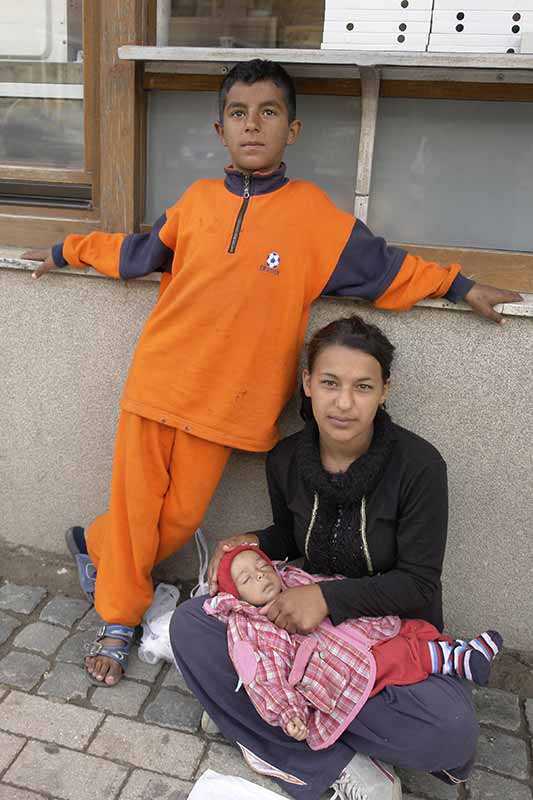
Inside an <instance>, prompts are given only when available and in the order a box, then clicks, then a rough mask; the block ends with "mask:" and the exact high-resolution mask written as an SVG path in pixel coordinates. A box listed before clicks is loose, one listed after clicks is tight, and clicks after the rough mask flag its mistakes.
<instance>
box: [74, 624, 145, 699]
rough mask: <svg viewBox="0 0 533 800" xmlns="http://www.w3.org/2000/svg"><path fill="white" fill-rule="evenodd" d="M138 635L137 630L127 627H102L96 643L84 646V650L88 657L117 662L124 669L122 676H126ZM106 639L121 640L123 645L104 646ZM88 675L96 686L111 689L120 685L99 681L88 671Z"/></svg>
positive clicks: (97, 634) (97, 633) (98, 632)
mask: <svg viewBox="0 0 533 800" xmlns="http://www.w3.org/2000/svg"><path fill="white" fill-rule="evenodd" d="M136 633H137V629H136V628H128V627H127V626H126V625H102V627H101V628H99V629H98V631H97V632H96V639H95V640H94V642H91V643H90V644H84V645H83V650H84V652H85V655H86V656H87V657H94V656H103V657H104V658H110V659H111V660H112V661H116V663H117V664H120V666H121V667H122V674H124V673H125V672H126V669H127V668H128V659H129V655H130V650H131V646H132V644H136V642H137V637H136ZM105 638H111V639H121V641H122V642H123V644H102V643H101V640H102V639H105ZM86 674H87V677H88V678H89V680H90V682H91V683H93V684H94V685H95V686H102V687H104V688H109V689H111V688H112V687H113V686H116V684H117V683H118V681H117V682H116V683H106V682H105V680H103V681H98V680H97V679H96V678H94V677H93V676H92V675H91V674H90V672H89V671H88V670H87V669H86Z"/></svg>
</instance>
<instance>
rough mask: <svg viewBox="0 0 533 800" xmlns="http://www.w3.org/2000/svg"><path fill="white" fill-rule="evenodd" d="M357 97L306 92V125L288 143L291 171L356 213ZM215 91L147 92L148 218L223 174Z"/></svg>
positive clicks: (301, 113)
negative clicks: (195, 183)
mask: <svg viewBox="0 0 533 800" xmlns="http://www.w3.org/2000/svg"><path fill="white" fill-rule="evenodd" d="M359 102H360V101H359V98H358V97H353V98H352V97H329V96H321V95H302V96H300V97H298V117H299V118H300V119H301V120H302V121H303V130H302V133H301V135H300V138H299V139H298V141H297V142H296V144H294V145H292V146H291V147H288V148H287V151H286V154H285V156H286V161H287V165H288V169H287V174H288V176H289V177H290V178H302V179H305V180H310V181H313V182H315V183H317V184H318V185H319V186H321V187H322V188H323V189H324V190H325V191H326V192H328V194H329V195H330V197H331V198H332V199H333V200H334V202H335V203H337V205H338V206H340V207H341V208H343V209H344V210H345V211H349V212H350V213H353V206H354V192H355V174H356V166H357V163H356V159H357V148H358V142H359V117H360V107H359ZM217 113H218V111H217V95H216V93H215V92H158V91H153V92H150V94H149V106H148V159H147V162H148V168H147V188H146V220H145V221H146V222H147V223H150V224H151V223H153V222H154V221H155V220H156V219H157V217H158V216H159V215H160V214H161V213H162V212H163V211H164V209H165V208H168V206H170V205H172V204H173V203H175V202H176V200H177V199H178V197H179V196H180V195H181V194H182V193H183V192H184V190H185V189H186V188H187V186H189V185H190V184H191V183H192V182H193V181H196V180H198V179H199V178H220V177H222V176H223V170H224V167H225V166H226V165H227V163H228V161H227V154H226V151H225V149H224V148H223V147H222V145H221V144H220V143H219V141H218V139H217V137H216V134H215V131H214V130H213V121H214V120H215V119H216V118H217Z"/></svg>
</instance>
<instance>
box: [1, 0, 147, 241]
mask: <svg viewBox="0 0 533 800" xmlns="http://www.w3.org/2000/svg"><path fill="white" fill-rule="evenodd" d="M155 35H156V0H105V2H104V0H85V2H84V7H83V50H84V62H83V82H84V83H83V85H84V167H83V169H69V168H60V167H41V166H38V167H37V166H36V167H32V166H23V167H20V166H15V165H13V166H12V165H9V164H5V165H0V181H1V180H2V179H3V180H11V181H13V180H15V181H17V180H20V181H29V182H36V183H57V184H61V183H63V184H67V185H68V184H78V185H83V186H89V187H90V188H91V205H90V207H89V208H86V209H79V208H71V207H64V206H59V205H57V206H56V205H53V204H52V203H51V204H50V205H44V204H43V205H38V206H36V205H28V204H24V202H21V203H20V204H17V203H13V204H12V203H10V204H0V242H1V243H2V245H6V246H15V247H17V246H18V247H24V248H26V247H48V246H50V245H51V244H52V243H53V242H56V241H59V240H61V239H63V238H64V237H65V236H66V235H67V234H69V233H90V232H91V231H92V230H107V231H113V230H124V231H129V230H135V229H136V228H138V224H139V221H140V219H141V218H142V210H143V204H144V192H143V186H144V184H143V178H142V177H141V174H142V175H144V171H145V170H144V139H145V135H144V126H145V116H146V114H145V102H144V91H143V90H142V86H141V80H140V76H141V73H142V68H141V66H140V65H138V64H135V63H133V62H130V63H127V62H124V61H121V60H120V59H119V57H118V48H119V47H120V46H121V45H124V44H130V45H146V44H150V43H152V42H154V41H155Z"/></svg>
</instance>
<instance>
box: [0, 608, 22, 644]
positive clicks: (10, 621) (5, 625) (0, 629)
mask: <svg viewBox="0 0 533 800" xmlns="http://www.w3.org/2000/svg"><path fill="white" fill-rule="evenodd" d="M21 624H22V623H21V622H20V620H18V619H16V617H12V616H11V615H10V614H5V613H4V612H3V611H0V644H4V642H7V640H8V639H9V637H10V636H11V634H12V633H13V631H14V630H16V629H17V628H18V627H19V626H20V625H21Z"/></svg>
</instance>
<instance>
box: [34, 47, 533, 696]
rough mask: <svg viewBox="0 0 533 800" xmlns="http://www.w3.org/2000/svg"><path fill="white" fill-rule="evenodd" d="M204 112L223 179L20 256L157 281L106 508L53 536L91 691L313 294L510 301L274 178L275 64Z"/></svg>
mask: <svg viewBox="0 0 533 800" xmlns="http://www.w3.org/2000/svg"><path fill="white" fill-rule="evenodd" d="M219 102H220V119H219V121H218V122H216V123H215V129H216V132H217V134H218V136H219V138H220V140H221V141H222V143H223V144H224V146H225V147H227V148H228V150H229V153H230V156H231V159H232V167H231V168H228V169H227V170H226V176H225V179H224V181H222V180H219V181H215V180H201V181H198V182H197V183H195V184H193V185H192V186H191V187H190V188H189V189H188V190H187V191H186V192H185V194H184V195H183V196H182V197H181V198H180V200H179V201H178V202H177V203H176V204H175V205H174V206H172V208H170V209H169V210H168V211H167V212H166V214H164V215H163V216H162V217H160V219H159V220H157V222H156V223H155V224H154V226H153V228H152V230H151V232H150V233H148V234H129V235H124V234H107V233H100V232H95V233H91V234H89V235H87V236H76V235H70V236H68V237H67V239H66V240H65V242H63V243H62V244H59V245H55V246H54V247H53V248H52V251H29V252H27V253H25V254H24V257H26V258H30V259H36V260H42V261H44V263H43V265H42V266H41V267H39V268H38V269H37V270H36V271H35V272H34V274H33V277H34V278H39V277H41V276H42V275H43V274H45V273H47V272H49V271H50V270H51V269H53V268H54V267H55V266H58V267H61V266H65V265H67V264H69V265H70V266H73V267H80V268H81V267H85V266H87V265H90V266H92V267H94V268H95V269H97V270H98V271H99V272H102V273H103V274H105V275H108V276H110V277H114V278H124V279H130V278H134V277H140V276H142V275H146V274H148V273H150V272H157V271H159V272H162V273H163V277H162V281H161V291H160V295H159V299H158V302H157V304H156V306H155V308H154V310H153V311H152V313H151V315H150V317H149V318H148V321H147V323H146V326H145V328H144V331H143V333H142V335H141V337H140V340H139V343H138V345H137V349H136V352H135V355H134V358H133V362H132V366H131V369H130V372H129V376H128V380H127V383H126V388H125V392H124V395H123V398H122V402H121V416H120V419H119V424H118V430H117V438H116V444H115V459H114V466H113V476H112V486H111V497H110V506H109V511H108V512H107V513H106V514H104V515H103V516H101V517H99V518H98V519H96V520H95V521H94V522H93V523H92V525H91V526H90V528H89V530H88V534H87V540H85V534H84V531H83V529H82V528H74V529H71V531H70V532H69V539H68V542H69V548H70V549H71V551H72V552H73V553H74V554H75V555H76V556H77V558H78V561H79V563H80V564H81V567H82V571H83V578H84V581H85V583H84V585H85V587H87V577H88V576H89V578H90V572H88V571H87V570H90V568H91V565H94V566H95V567H96V569H97V579H96V590H95V605H96V610H97V611H98V613H99V614H100V616H101V617H102V618H103V619H104V620H105V623H106V624H105V625H104V627H103V628H102V629H101V630H100V631H99V635H98V638H97V640H96V642H95V643H94V644H93V645H92V646H91V647H90V648H89V651H88V658H87V670H88V673H89V675H90V676H92V678H93V679H94V680H95V681H97V682H99V684H100V685H103V686H112V685H114V684H116V683H117V682H118V680H119V679H120V677H121V675H122V673H123V671H125V669H126V666H127V659H128V653H129V650H130V647H131V642H132V639H133V635H134V630H135V626H136V625H137V624H138V623H139V621H140V619H141V617H142V615H143V613H144V611H145V610H146V608H148V606H149V605H150V602H151V598H152V592H153V589H152V582H151V571H152V567H153V566H154V564H155V563H157V562H159V561H161V560H163V559H164V558H166V557H167V556H169V555H170V554H171V553H173V552H175V551H176V550H178V549H179V548H180V547H181V546H182V545H183V543H184V542H185V541H187V540H188V539H189V538H190V537H191V536H192V534H193V532H194V530H195V529H196V527H197V526H198V524H199V523H200V521H201V520H202V518H203V516H204V512H205V510H206V508H207V506H208V504H209V501H210V499H211V497H212V495H213V492H214V491H215V488H216V486H217V483H218V481H219V479H220V476H221V475H222V472H223V470H224V467H225V465H226V462H227V460H228V458H229V455H230V452H231V449H232V448H234V447H236V448H239V449H243V450H250V451H256V452H263V451H266V450H269V449H270V448H271V447H272V446H273V445H274V444H275V443H276V440H277V430H276V420H277V417H278V415H279V413H280V411H281V409H282V408H283V406H284V405H285V403H286V402H287V400H288V399H289V397H290V396H291V394H292V392H293V389H294V386H295V379H296V370H297V363H298V356H299V351H300V347H301V345H302V342H303V337H304V333H305V329H306V324H307V319H308V314H309V307H310V305H311V302H312V301H313V300H314V299H316V298H317V297H318V296H319V295H320V294H321V293H324V294H333V295H349V296H353V297H360V298H364V299H367V300H369V301H371V302H372V303H373V304H374V305H375V306H377V307H379V308H386V309H394V310H403V309H407V308H410V307H411V306H412V305H413V304H414V303H416V302H417V301H418V300H420V299H422V298H424V297H429V296H432V297H440V296H446V297H448V298H449V299H451V300H454V301H456V300H458V299H461V298H464V299H465V300H466V302H468V303H469V304H470V305H471V306H472V308H473V309H475V310H476V311H477V312H478V313H480V314H482V315H484V316H486V317H488V318H489V319H493V320H495V321H502V320H501V317H500V316H499V315H498V314H497V313H496V312H495V311H494V309H493V306H494V305H495V304H497V303H502V302H515V301H518V300H520V299H521V298H520V295H518V294H516V293H515V292H508V291H504V290H498V289H495V288H493V287H490V286H482V285H477V284H474V283H473V282H472V281H470V280H468V279H466V278H464V277H463V276H462V275H461V274H460V273H459V267H458V266H457V265H452V266H450V267H448V268H447V269H443V268H441V267H439V266H438V265H436V264H431V263H426V262H424V261H422V260H421V259H419V258H415V257H413V256H410V255H408V254H406V253H405V252H404V251H402V250H400V249H398V248H389V247H387V246H386V245H385V242H384V241H383V240H382V239H380V238H377V237H374V236H373V235H372V234H371V232H370V231H369V230H368V228H367V227H366V226H365V225H364V224H363V223H361V222H359V221H357V220H355V219H354V218H353V217H352V216H350V215H349V214H346V213H344V212H342V211H340V210H339V209H337V208H336V207H335V206H334V205H333V203H332V202H331V201H330V200H329V198H328V197H327V196H326V195H325V194H324V192H322V191H321V190H320V189H318V188H317V187H316V186H314V185H313V184H309V183H307V182H305V181H289V180H288V179H287V178H286V177H285V167H284V164H283V162H282V159H283V153H284V150H285V147H286V146H287V145H290V144H293V143H294V142H295V141H296V139H297V138H298V135H299V133H300V128H301V123H300V122H299V121H298V120H297V119H296V107H295V94H294V87H293V84H292V82H291V79H290V78H289V76H288V75H287V73H286V72H285V71H284V70H283V69H282V68H281V67H280V66H279V65H277V64H275V63H273V62H270V61H261V60H259V59H256V60H254V61H250V62H242V63H240V64H237V65H236V66H235V67H234V68H233V69H232V70H231V71H230V72H229V73H228V75H227V76H226V78H225V80H224V82H223V84H222V87H221V90H220V96H219ZM87 551H88V556H89V557H90V558H88V557H87V555H86V553H87ZM84 558H85V560H84Z"/></svg>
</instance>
